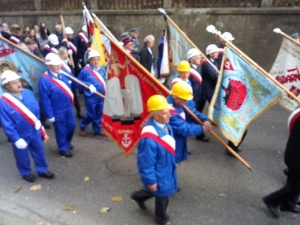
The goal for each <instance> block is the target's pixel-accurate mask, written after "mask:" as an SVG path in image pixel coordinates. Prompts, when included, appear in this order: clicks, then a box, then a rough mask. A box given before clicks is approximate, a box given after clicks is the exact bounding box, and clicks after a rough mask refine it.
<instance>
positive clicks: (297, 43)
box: [273, 28, 300, 46]
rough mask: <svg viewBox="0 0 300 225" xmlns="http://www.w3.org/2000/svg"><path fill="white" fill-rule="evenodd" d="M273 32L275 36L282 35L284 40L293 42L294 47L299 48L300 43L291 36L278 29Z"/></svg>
mask: <svg viewBox="0 0 300 225" xmlns="http://www.w3.org/2000/svg"><path fill="white" fill-rule="evenodd" d="M273 31H274V32H275V33H277V34H281V35H283V36H284V37H285V38H286V39H288V40H290V41H291V42H294V43H295V44H296V45H298V46H300V42H299V41H296V40H295V39H294V38H292V37H291V36H289V35H287V34H286V33H284V32H282V31H281V29H280V28H274V29H273Z"/></svg>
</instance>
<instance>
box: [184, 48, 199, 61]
mask: <svg viewBox="0 0 300 225" xmlns="http://www.w3.org/2000/svg"><path fill="white" fill-rule="evenodd" d="M196 55H201V52H200V51H199V50H198V49H196V48H191V49H190V50H189V51H188V52H187V54H186V57H187V59H188V60H189V59H190V58H193V57H194V56H196Z"/></svg>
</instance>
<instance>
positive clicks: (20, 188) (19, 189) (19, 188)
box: [14, 187, 22, 193]
mask: <svg viewBox="0 0 300 225" xmlns="http://www.w3.org/2000/svg"><path fill="white" fill-rule="evenodd" d="M21 190H22V187H16V189H15V190H14V193H18V192H19V191H21Z"/></svg>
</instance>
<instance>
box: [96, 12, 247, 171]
mask: <svg viewBox="0 0 300 225" xmlns="http://www.w3.org/2000/svg"><path fill="white" fill-rule="evenodd" d="M96 18H97V17H96ZM97 19H98V18H97ZM98 20H99V21H100V19H98ZM102 32H103V33H104V34H105V35H106V37H107V38H108V39H109V40H110V41H111V42H113V43H114V44H115V45H116V46H117V48H118V49H119V50H120V51H122V52H123V54H125V55H126V57H128V58H129V59H130V60H131V61H136V65H137V66H138V68H139V69H141V70H143V72H144V73H148V74H149V78H150V79H152V81H153V82H155V83H156V84H157V85H159V86H160V87H162V88H163V90H165V92H166V93H169V94H171V93H170V90H168V89H167V88H166V87H165V86H164V85H162V84H161V83H160V82H159V81H158V80H157V79H156V78H154V77H153V76H152V75H151V74H150V73H149V71H148V70H146V69H145V68H144V67H143V66H142V65H141V64H140V63H139V62H138V61H137V60H136V59H135V58H133V56H131V55H130V54H128V52H126V51H125V49H124V48H122V47H121V46H120V45H119V43H118V42H116V41H115V40H114V39H113V38H112V37H111V36H110V35H108V34H107V31H106V30H102ZM183 107H184V109H185V110H186V111H187V112H188V113H189V114H190V115H191V116H192V117H193V118H195V119H196V121H197V122H198V123H199V124H201V125H203V122H202V121H201V120H200V119H199V118H198V117H197V116H196V115H195V114H194V113H193V112H192V111H191V110H189V109H188V108H187V107H186V106H183ZM209 133H210V134H212V136H213V137H215V138H216V139H217V140H218V141H219V142H220V143H221V144H222V145H223V146H224V147H225V148H226V149H227V150H228V151H229V152H230V153H231V154H232V155H233V156H234V157H236V158H237V159H238V160H239V161H240V162H241V163H242V164H244V165H245V166H246V167H247V168H248V169H249V170H251V166H250V165H249V164H248V163H247V162H246V161H245V160H243V159H242V157H241V156H239V155H238V154H237V153H236V152H235V151H234V150H233V149H232V148H230V147H229V146H228V145H227V144H226V143H225V142H224V141H223V140H222V139H221V138H220V137H218V136H217V134H216V133H214V132H213V131H212V130H210V131H209Z"/></svg>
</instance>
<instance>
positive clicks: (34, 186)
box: [30, 184, 42, 191]
mask: <svg viewBox="0 0 300 225" xmlns="http://www.w3.org/2000/svg"><path fill="white" fill-rule="evenodd" d="M41 188H42V185H41V184H36V185H33V186H31V188H30V190H31V191H38V190H41Z"/></svg>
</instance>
